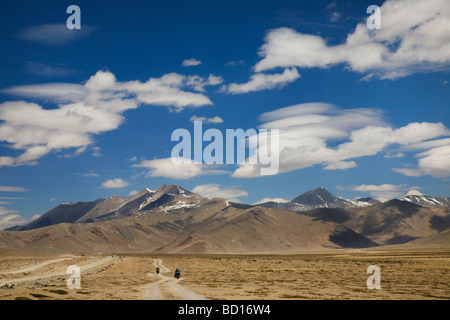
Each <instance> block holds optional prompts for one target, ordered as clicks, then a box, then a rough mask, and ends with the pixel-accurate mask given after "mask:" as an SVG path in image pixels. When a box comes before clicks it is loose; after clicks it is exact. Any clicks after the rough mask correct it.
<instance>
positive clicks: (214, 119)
mask: <svg viewBox="0 0 450 320" xmlns="http://www.w3.org/2000/svg"><path fill="white" fill-rule="evenodd" d="M189 121H191V122H194V121H202V122H203V123H223V119H222V118H221V117H219V116H215V117H211V118H207V117H198V116H195V115H194V116H192V117H190V118H189Z"/></svg>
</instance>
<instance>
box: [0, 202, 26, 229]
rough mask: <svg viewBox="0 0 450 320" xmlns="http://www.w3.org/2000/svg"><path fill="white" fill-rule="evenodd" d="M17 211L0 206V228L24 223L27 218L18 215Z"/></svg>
mask: <svg viewBox="0 0 450 320" xmlns="http://www.w3.org/2000/svg"><path fill="white" fill-rule="evenodd" d="M18 212H19V211H17V210H9V209H6V208H4V207H0V230H3V229H5V228H9V227H12V226H15V225H18V224H22V223H25V222H26V221H27V219H25V218H23V217H21V216H20V215H18V214H17V213H18Z"/></svg>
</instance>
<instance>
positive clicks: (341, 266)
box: [0, 250, 450, 300]
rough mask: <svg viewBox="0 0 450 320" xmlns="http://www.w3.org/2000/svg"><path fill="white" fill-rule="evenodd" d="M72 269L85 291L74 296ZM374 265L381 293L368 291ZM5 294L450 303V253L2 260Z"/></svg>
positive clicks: (3, 296) (0, 292) (1, 297)
mask: <svg viewBox="0 0 450 320" xmlns="http://www.w3.org/2000/svg"><path fill="white" fill-rule="evenodd" d="M70 265H77V266H79V267H80V269H81V288H80V289H68V288H67V278H68V277H69V274H67V273H66V270H67V267H68V266H70ZM369 265H377V266H379V267H380V270H381V289H380V290H376V289H372V290H370V289H368V288H367V285H366V281H367V278H368V277H369V276H370V274H368V273H366V270H367V267H368V266H369ZM156 266H159V267H160V268H161V272H160V274H156V272H155V269H156ZM176 268H178V269H180V270H181V279H179V280H176V279H175V278H174V277H173V272H174V270H175V269H176ZM0 287H1V289H0V300H18V299H33V300H36V299H42V300H56V299H78V300H86V299H88V300H93V299H108V300H115V299H133V300H134V299H146V300H161V299H183V300H197V299H243V300H247V299H248V300H251V299H258V300H264V299H283V300H284V299H295V300H298V299H345V300H347V299H420V300H422V299H450V251H449V250H436V251H428V252H417V251H411V252H391V251H383V252H377V251H361V250H348V251H336V252H330V253H308V254H295V255H151V254H148V255H146V254H145V255H144V254H127V255H66V256H0Z"/></svg>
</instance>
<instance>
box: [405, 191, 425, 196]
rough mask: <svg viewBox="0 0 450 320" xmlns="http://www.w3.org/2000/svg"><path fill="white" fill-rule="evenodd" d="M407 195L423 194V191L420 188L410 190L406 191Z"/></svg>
mask: <svg viewBox="0 0 450 320" xmlns="http://www.w3.org/2000/svg"><path fill="white" fill-rule="evenodd" d="M406 196H423V193H422V192H420V191H419V190H409V191H408V192H407V193H406Z"/></svg>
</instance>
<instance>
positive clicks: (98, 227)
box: [0, 199, 375, 253]
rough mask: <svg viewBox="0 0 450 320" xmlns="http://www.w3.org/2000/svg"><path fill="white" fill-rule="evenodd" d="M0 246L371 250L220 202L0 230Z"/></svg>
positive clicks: (336, 229) (298, 220)
mask: <svg viewBox="0 0 450 320" xmlns="http://www.w3.org/2000/svg"><path fill="white" fill-rule="evenodd" d="M0 243H1V244H2V245H3V247H5V248H14V249H24V250H28V251H33V252H42V253H44V252H45V253H49V252H52V253H68V252H70V253H81V252H86V253H87V252H96V253H104V252H136V251H139V252H189V253H244V252H275V251H276V252H282V251H299V250H303V249H305V248H316V249H319V248H341V247H366V246H370V245H375V244H374V243H373V242H371V241H370V240H369V239H367V238H365V237H364V236H361V235H359V234H357V233H356V232H354V231H352V230H349V229H348V228H345V227H343V226H340V225H338V224H336V223H334V222H327V221H320V220H316V219H314V218H311V217H308V216H305V215H303V214H300V213H295V212H292V211H288V210H282V209H271V208H259V207H252V206H246V205H239V204H234V203H231V202H228V201H225V200H222V199H212V200H208V201H205V202H204V203H203V204H202V206H199V207H183V208H175V209H168V207H162V208H158V209H154V210H152V211H146V212H139V213H137V214H135V215H132V216H127V217H123V218H118V219H114V220H108V221H100V222H93V223H71V224H57V225H52V226H47V227H44V228H39V229H33V230H28V231H1V232H0Z"/></svg>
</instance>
